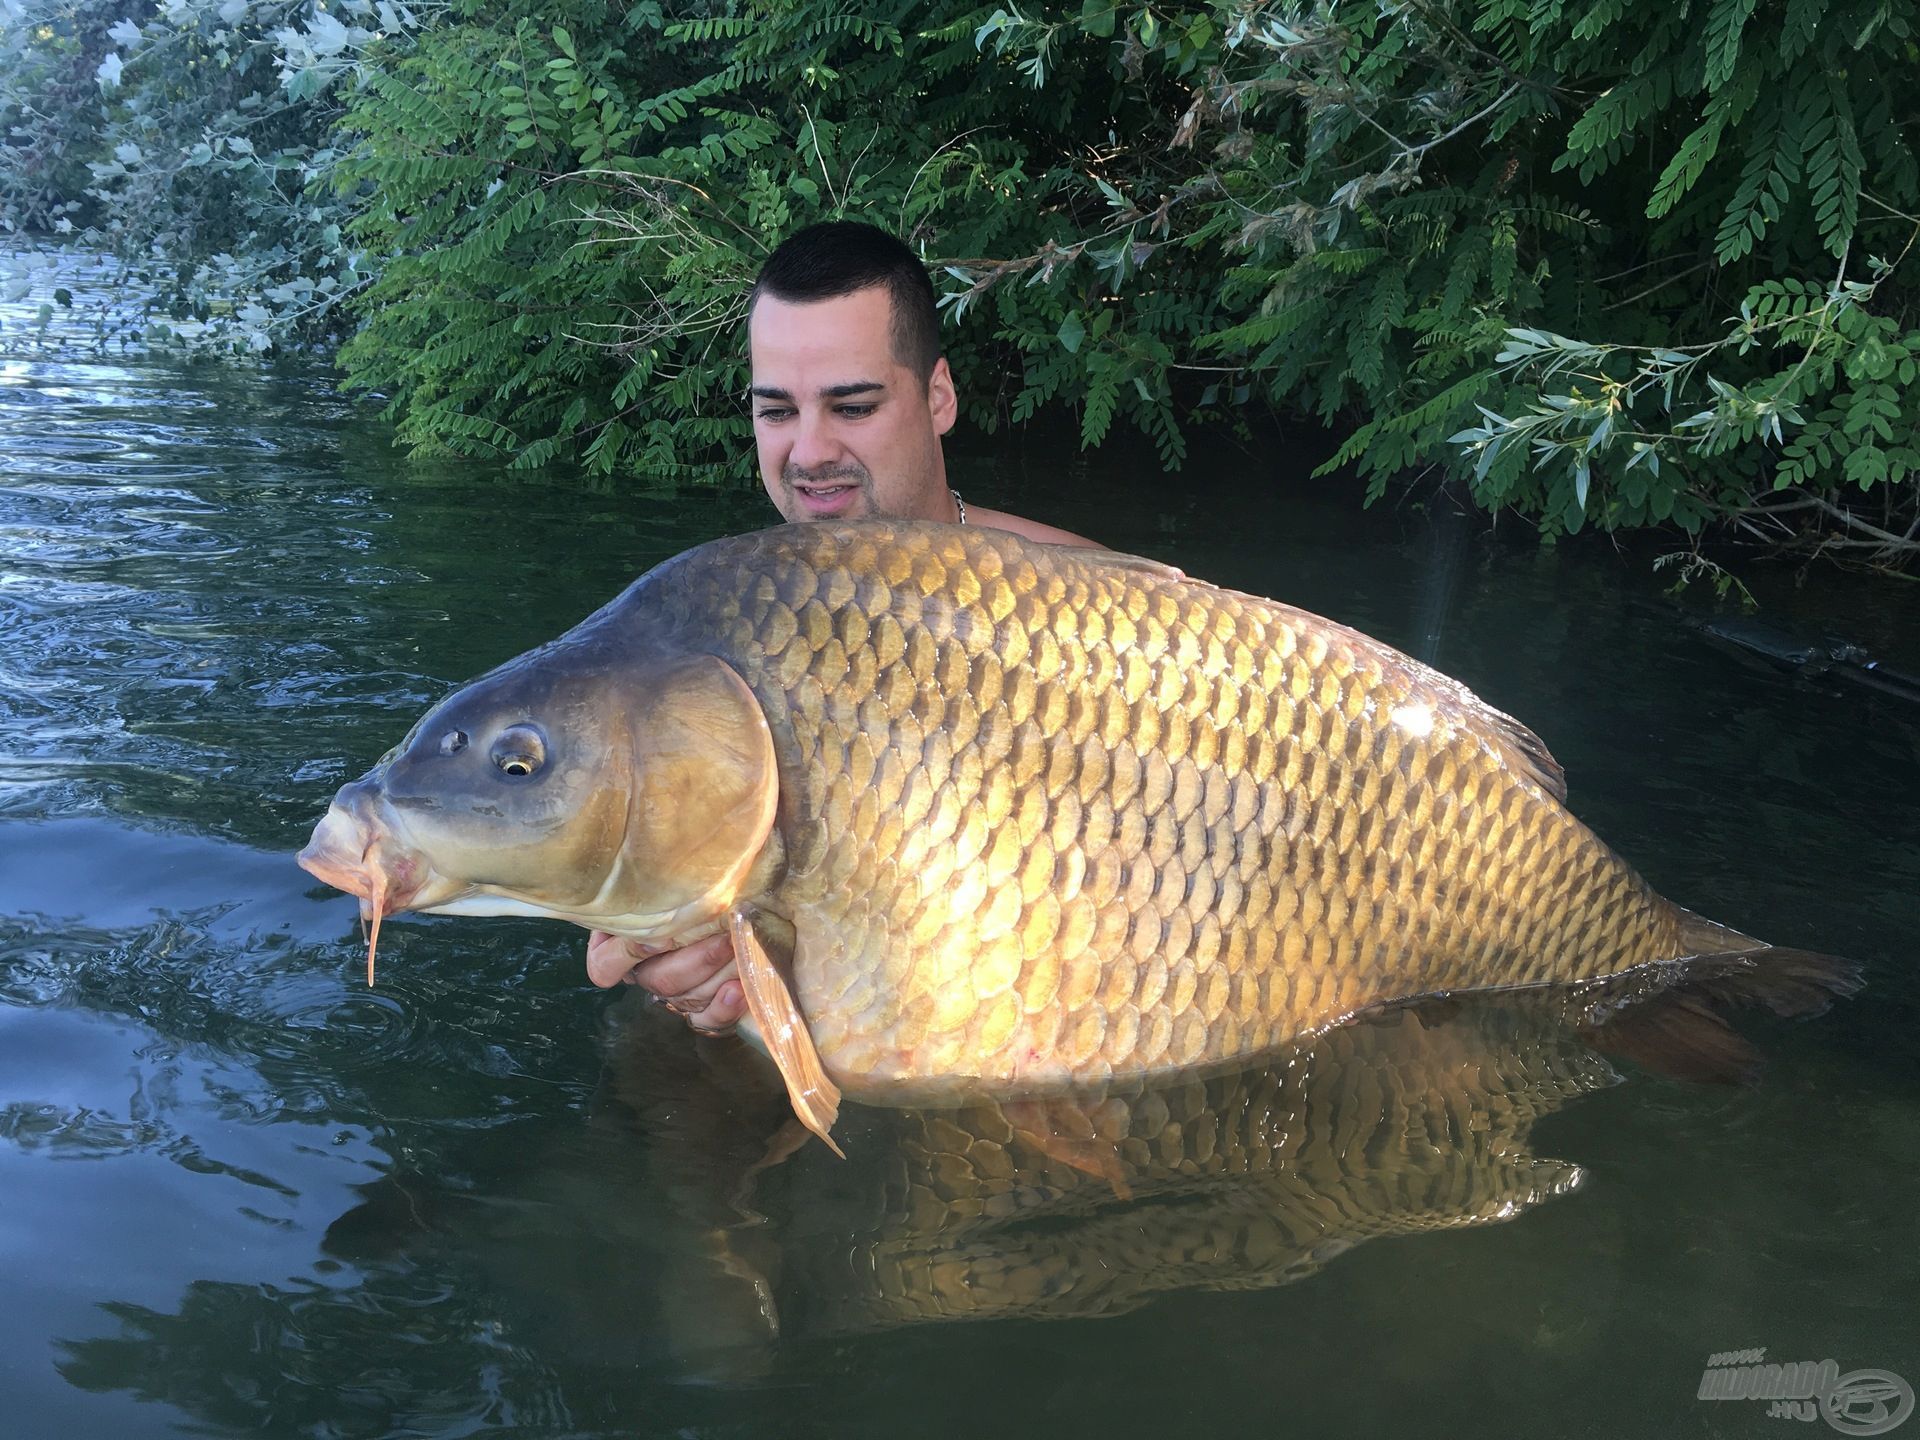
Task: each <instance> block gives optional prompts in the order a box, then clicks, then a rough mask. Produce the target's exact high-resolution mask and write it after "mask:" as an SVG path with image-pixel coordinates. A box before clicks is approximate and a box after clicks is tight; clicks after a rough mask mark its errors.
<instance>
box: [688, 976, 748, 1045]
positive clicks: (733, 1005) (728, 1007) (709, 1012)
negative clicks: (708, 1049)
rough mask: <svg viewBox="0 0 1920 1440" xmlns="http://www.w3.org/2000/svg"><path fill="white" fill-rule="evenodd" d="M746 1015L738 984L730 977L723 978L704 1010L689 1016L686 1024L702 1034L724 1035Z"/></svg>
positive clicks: (744, 1003)
mask: <svg viewBox="0 0 1920 1440" xmlns="http://www.w3.org/2000/svg"><path fill="white" fill-rule="evenodd" d="M746 1013H747V997H746V994H745V992H743V991H742V990H741V988H740V982H739V981H738V980H735V979H733V978H732V977H731V976H723V977H721V981H720V984H719V985H718V986H717V987H716V988H715V990H714V995H713V998H712V999H711V1000H709V1001H708V1002H707V1005H706V1008H705V1009H704V1010H702V1011H700V1012H699V1013H698V1014H697V1015H689V1016H688V1017H687V1023H688V1024H689V1025H691V1026H692V1027H693V1028H694V1029H696V1030H698V1031H701V1032H702V1033H703V1034H707V1035H725V1034H727V1033H729V1032H730V1031H731V1030H732V1029H733V1028H734V1026H736V1025H738V1024H739V1023H740V1021H741V1019H742V1017H744V1016H745V1015H746Z"/></svg>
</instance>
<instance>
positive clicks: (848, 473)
mask: <svg viewBox="0 0 1920 1440" xmlns="http://www.w3.org/2000/svg"><path fill="white" fill-rule="evenodd" d="M747 346H748V351H749V358H750V361H751V364H752V368H753V380H752V386H751V390H750V396H751V399H752V403H753V439H754V446H755V449H756V450H757V452H758V454H759V460H760V481H761V483H762V484H763V485H765V486H766V488H767V496H768V498H769V499H771V500H772V501H773V503H774V506H775V508H776V509H778V510H779V512H780V513H781V515H783V516H784V517H785V518H786V519H788V520H791V521H795V522H803V521H809V520H856V519H869V518H874V517H885V518H888V519H896V520H942V521H946V522H947V523H949V524H954V523H958V524H961V525H985V526H991V527H992V528H994V529H996V530H1010V531H1012V532H1013V533H1014V534H1016V535H1024V536H1026V537H1027V538H1028V539H1030V540H1040V541H1044V542H1046V543H1049V544H1055V545H1091V544H1093V542H1092V541H1091V540H1087V539H1084V538H1083V537H1081V536H1079V535H1075V534H1072V533H1071V532H1069V531H1066V530H1060V529H1056V528H1055V527H1053V526H1051V525H1042V524H1040V523H1039V522H1038V521H1034V520H1028V519H1025V518H1023V517H1021V516H1018V515H1007V514H1003V513H1002V512H1000V511H998V510H988V509H984V508H982V507H980V506H969V505H968V504H967V503H966V502H965V501H964V500H962V499H961V497H960V495H959V492H957V491H955V490H953V489H952V488H951V487H950V486H949V485H948V484H947V465H946V457H945V455H944V454H943V453H942V451H941V448H940V437H941V436H942V435H945V434H946V433H947V431H949V430H951V429H952V428H953V422H954V420H955V418H956V417H957V415H958V413H959V403H958V400H957V398H956V396H955V394H954V388H953V375H952V372H951V371H950V370H949V369H948V368H947V362H946V359H945V358H944V357H943V356H942V355H941V354H940V316H939V312H938V310H937V308H936V306H935V304H934V296H933V283H932V281H930V280H929V279H928V278H927V271H926V267H925V266H924V265H922V264H921V263H920V261H919V260H918V259H917V258H915V256H914V254H913V252H912V251H911V250H909V249H907V247H906V246H905V245H902V244H901V243H900V242H899V241H898V240H896V239H894V237H893V236H891V235H889V234H887V233H886V232H885V231H884V230H879V229H876V228H875V227H873V226H871V225H861V224H856V223H854V222H852V221H845V220H836V221H830V222H828V223H826V224H823V225H811V226H809V227H807V228H806V229H805V230H801V231H799V232H798V233H797V234H794V235H792V236H790V237H788V239H786V240H785V241H783V242H782V243H781V245H780V246H779V248H777V249H776V250H775V251H774V252H773V254H772V255H770V256H768V257H767V263H766V264H765V265H764V266H762V267H761V270H760V276H759V278H758V279H757V280H756V281H755V282H754V286H753V294H752V295H751V296H750V297H749V299H748V301H747ZM607 948H613V949H614V950H616V952H618V953H620V955H621V958H623V959H624V958H627V957H631V959H632V960H633V961H634V964H633V965H632V966H631V967H630V968H629V969H628V970H627V971H626V974H625V977H624V978H625V979H626V981H627V982H628V983H629V984H635V985H640V986H642V987H644V988H645V989H647V990H648V991H650V992H652V994H653V995H654V996H655V997H656V998H658V999H660V1000H661V1001H663V1002H664V1003H665V1004H667V1005H668V1006H669V1007H670V1008H672V1009H673V1010H675V1011H677V1012H678V1013H680V1014H682V1015H685V1016H686V1017H687V1019H688V1022H689V1023H690V1024H691V1025H692V1026H693V1028H694V1029H696V1030H700V1031H703V1032H706V1033H710V1034H724V1033H725V1032H727V1031H729V1030H731V1029H732V1028H733V1027H734V1026H735V1025H736V1024H738V1023H739V1021H740V1017H741V1016H742V1015H743V1014H745V1013H746V1001H745V999H744V998H743V996H742V994H741V991H740V982H739V981H738V980H737V979H736V978H735V976H734V966H733V957H732V949H731V947H730V944H729V941H728V938H727V936H726V935H725V934H724V933H722V934H717V935H710V936H707V937H706V938H704V939H701V940H696V941H695V942H694V943H693V944H691V945H688V946H686V947H684V948H683V949H679V950H669V951H665V952H662V953H658V954H654V953H652V952H651V950H650V949H649V947H647V946H645V945H642V944H640V943H638V942H636V941H629V940H623V939H621V938H619V937H618V936H613V935H607V934H604V933H602V932H600V931H597V930H596V931H595V932H594V934H593V938H592V939H591V940H590V941H589V942H588V952H589V954H591V955H596V956H597V955H600V954H601V953H602V952H603V951H604V950H605V949H607ZM595 969H596V971H597V973H602V974H604V973H607V972H606V971H605V970H600V969H599V967H595Z"/></svg>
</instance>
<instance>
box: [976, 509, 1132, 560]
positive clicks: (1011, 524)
mask: <svg viewBox="0 0 1920 1440" xmlns="http://www.w3.org/2000/svg"><path fill="white" fill-rule="evenodd" d="M967 523H968V524H969V525H985V526H987V527H988V528H989V529H993V530H1007V531H1011V532H1012V533H1013V534H1015V535H1020V536H1023V537H1025V538H1026V539H1028V540H1038V541H1040V542H1041V543H1042V544H1044V545H1082V546H1085V547H1087V548H1088V549H1091V550H1102V549H1105V548H1106V547H1105V546H1103V545H1101V544H1100V543H1099V542H1098V541H1095V540H1089V539H1087V537H1086V536H1084V535H1076V534H1074V533H1073V532H1072V531H1071V530H1062V529H1061V528H1060V527H1059V526H1057V525H1042V524H1041V523H1040V522H1039V521H1038V520H1029V519H1027V518H1026V517H1025V516H1022V515H1009V514H1007V513H1006V511H1004V510H988V509H985V508H984V507H982V506H979V505H969V506H968V507H967Z"/></svg>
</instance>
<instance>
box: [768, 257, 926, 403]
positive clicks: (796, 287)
mask: <svg viewBox="0 0 1920 1440" xmlns="http://www.w3.org/2000/svg"><path fill="white" fill-rule="evenodd" d="M875 285H884V286H885V287H886V289H887V297H888V299H889V300H890V302H891V306H892V310H893V358H894V359H895V360H897V361H899V362H900V363H901V364H902V365H905V366H906V367H907V368H908V369H910V370H912V371H913V373H914V374H916V375H918V376H919V377H920V378H921V379H922V380H925V379H927V378H928V377H929V376H931V375H932V374H933V367H934V364H935V362H937V361H938V360H939V359H940V312H939V309H938V307H937V306H936V305H935V304H934V300H933V281H931V280H930V279H928V278H927V267H926V266H924V265H922V264H921V263H920V259H919V257H918V256H916V255H915V254H914V253H913V252H912V251H911V250H909V249H908V248H907V247H906V246H905V245H903V244H901V243H900V241H898V240H897V239H895V238H894V237H893V236H891V235H889V234H888V233H887V232H886V231H884V230H882V229H881V228H880V227H879V226H877V225H866V224H862V223H861V222H859V221H857V220H825V221H822V222H821V223H820V224H818V225H809V226H807V227H806V229H804V230H796V231H794V233H793V234H791V235H789V236H788V237H787V238H786V239H785V240H782V241H781V242H780V243H779V245H777V246H776V247H774V252H773V253H772V254H771V255H769V256H768V257H767V263H766V264H764V265H762V266H761V267H760V274H759V277H758V278H757V279H756V280H755V281H754V282H753V292H752V294H750V295H749V296H748V297H747V315H748V316H749V317H751V316H752V315H753V307H754V305H755V304H757V303H758V302H759V299H760V297H761V296H762V295H771V296H773V297H774V298H775V299H778V300H786V301H789V302H791V303H793V304H796V305H804V304H806V303H808V302H809V301H814V300H837V299H839V298H840V297H841V296H842V295H851V294H853V293H854V292H855V291H856V290H866V289H868V288H870V287H872V286H875Z"/></svg>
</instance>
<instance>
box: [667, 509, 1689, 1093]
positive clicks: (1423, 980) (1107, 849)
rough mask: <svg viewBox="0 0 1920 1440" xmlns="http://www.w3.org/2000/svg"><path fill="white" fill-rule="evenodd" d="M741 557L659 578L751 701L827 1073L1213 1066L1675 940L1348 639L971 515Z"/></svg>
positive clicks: (1474, 729)
mask: <svg viewBox="0 0 1920 1440" xmlns="http://www.w3.org/2000/svg"><path fill="white" fill-rule="evenodd" d="M754 542H758V543H757V544H756V543H754ZM710 548H711V547H710ZM736 548H737V550H738V551H739V552H740V553H738V554H733V553H732V552H729V557H728V561H727V563H726V564H725V565H724V566H723V567H721V568H723V569H724V570H725V571H726V573H725V575H724V577H721V576H716V577H713V578H711V579H709V580H707V581H706V582H705V583H704V584H703V582H702V580H701V577H699V576H689V575H682V576H680V578H679V580H678V582H677V588H676V589H674V590H673V593H672V596H671V597H670V598H671V599H672V603H673V605H674V607H675V608H676V611H677V619H678V621H679V623H681V624H682V625H683V626H688V627H691V628H693V629H694V630H698V631H701V632H702V633H704V634H705V635H706V636H707V637H708V643H709V644H710V645H711V647H712V648H713V649H714V650H715V651H716V653H721V654H723V655H724V656H725V657H726V658H727V659H728V660H729V662H730V663H732V664H734V665H735V666H736V668H738V669H739V670H740V672H741V674H742V675H743V676H744V677H745V679H746V680H747V683H748V684H749V685H750V686H751V687H752V688H753V689H754V691H755V693H756V694H757V695H758V696H759V697H760V699H761V701H762V703H763V705H765V707H766V710H767V714H768V717H769V721H770V723H771V725H772V729H773V732H774V739H775V745H776V748H777V750H778V752H779V756H780V770H781V791H782V793H781V801H780V816H779V821H778V823H779V826H780V829H781V833H782V836H783V838H784V841H785V844H786V850H787V869H786V873H785V875H784V876H783V878H782V879H781V881H780V882H779V885H778V887H777V888H776V890H775V892H774V893H773V894H771V895H770V896H768V897H765V901H766V903H767V904H768V906H769V908H772V909H775V910H778V911H779V912H781V913H783V914H785V915H788V916H790V917H791V918H792V919H793V921H794V925H795V930H796V934H797V946H796V952H795V956H794V974H793V979H794V989H795V995H796V998H797V1000H798V1002H799V1005H800V1008H801V1010H802V1012H803V1013H804V1015H805V1017H806V1019H807V1022H808V1025H809V1027H810V1028H811V1030H812V1032H813V1036H814V1041H815V1044H816V1045H817V1047H818V1049H819V1052H820V1055H821V1058H822V1060H823V1061H824V1063H825V1065H826V1067H827V1069H828V1071H829V1073H830V1074H832V1076H833V1078H834V1079H835V1080H836V1081H837V1082H838V1083H839V1084H840V1085H841V1086H842V1087H843V1089H844V1090H845V1091H846V1092H847V1093H848V1094H849V1095H852V1096H855V1097H861V1096H875V1095H885V1094H888V1093H904V1094H918V1093H925V1092H926V1091H928V1090H929V1089H931V1090H935V1091H937V1090H939V1089H940V1088H942V1087H943V1086H947V1085H964V1086H970V1087H986V1088H989V1089H993V1090H998V1091H1004V1092H1008V1093H1015V1092H1020V1091H1025V1090H1039V1089H1044V1088H1046V1087H1049V1086H1052V1085H1062V1084H1081V1083H1086V1082H1089V1081H1101V1080H1112V1079H1117V1078H1126V1077H1130V1076H1137V1075H1156V1074H1161V1073H1167V1072H1172V1071H1177V1070H1182V1069H1187V1068H1192V1067H1202V1066H1207V1065H1213V1064H1225V1063H1228V1062H1232V1061H1236V1060H1241V1059H1245V1058H1248V1057H1251V1056H1254V1055H1258V1054H1261V1053H1263V1052H1266V1051H1270V1050H1273V1049H1274V1048H1276V1047H1278V1046H1280V1045H1282V1044H1284V1043H1285V1042H1287V1041H1288V1040H1290V1039H1293V1038H1295V1037H1297V1036H1300V1035H1302V1034H1304V1033H1307V1032H1310V1031H1313V1030H1315V1029H1318V1028H1321V1027H1324V1026H1326V1025H1328V1024H1330V1023H1332V1022H1333V1021H1335V1020H1337V1019H1339V1018H1341V1017H1343V1016H1346V1015H1349V1014H1352V1013H1353V1012H1355V1011H1356V1010H1359V1009H1362V1008H1364V1007H1366V1006H1369V1005H1372V1004H1376V1003H1379V1002H1383V1001H1390V1000H1394V999H1398V998H1405V997H1410V996H1414V995H1420V994H1428V993H1433V992H1443V991H1448V990H1454V989H1465V988H1481V987H1495V986H1512V985H1524V984H1531V983H1539V982H1546V981H1569V980H1580V979H1585V978H1589V977H1593V976H1599V975H1606V974H1613V973H1617V972H1619V971H1621V970H1624V969H1627V968H1629V967H1631V966H1633V965H1636V964H1640V963H1644V962H1647V961H1652V960H1658V959H1663V958H1668V957H1671V956H1674V955H1677V954H1679V953H1681V946H1680V941H1679V935H1678V924H1679V922H1678V919H1677V916H1678V913H1679V912H1677V911H1676V909H1675V907H1673V906H1671V905H1670V904H1668V902H1666V901H1664V900H1662V899H1661V898H1660V897H1659V896H1658V895H1656V894H1655V893H1654V892H1653V891H1652V890H1651V889H1650V888H1649V887H1648V886H1647V885H1646V884H1645V882H1643V881H1642V880H1641V879H1640V878H1639V877H1638V876H1637V875H1636V874H1634V872H1633V871H1632V870H1631V869H1630V868H1629V867H1628V866H1627V865H1626V864H1625V863H1624V862H1622V861H1621V860H1620V859H1619V858H1618V857H1617V856H1616V855H1614V854H1613V852H1612V851H1611V850H1609V849H1608V848H1607V846H1606V845H1605V844H1603V843H1602V842H1601V841H1600V840H1599V839H1598V838H1597V837H1596V836H1595V835H1594V834H1593V833H1592V832H1591V831H1589V830H1588V829H1587V828H1586V827H1585V826H1584V825H1582V824H1581V823H1580V822H1579V821H1578V820H1576V819H1575V818H1574V817H1573V816H1572V815H1571V814H1570V813H1569V812H1568V811H1567V809H1566V808H1565V806H1564V805H1563V804H1562V803H1561V800H1560V799H1559V798H1558V795H1557V794H1556V793H1555V791H1556V789H1557V767H1556V766H1554V765H1553V762H1552V760H1551V758H1550V757H1547V756H1546V755H1545V752H1544V749H1542V748H1540V747H1539V745H1538V742H1537V741H1535V740H1533V737H1531V736H1530V735H1528V734H1527V733H1526V732H1525V731H1524V730H1522V729H1521V728H1520V727H1519V726H1518V725H1516V724H1515V723H1514V722H1512V721H1510V720H1508V719H1507V718H1506V717H1504V716H1502V715H1500V714H1499V713H1498V712H1496V711H1493V710H1492V709H1491V708H1489V707H1487V706H1485V705H1484V704H1483V703H1481V702H1480V701H1478V700H1477V699H1475V698H1474V697H1473V696H1472V695H1471V694H1470V693H1468V692H1467V691H1465V690H1464V689H1463V688H1461V687H1460V686H1458V685H1457V684H1455V683H1454V682H1452V681H1450V680H1447V679H1446V678H1445V677H1443V676H1440V675H1438V674H1437V673H1435V672H1433V671H1431V670H1429V669H1427V668H1426V667H1424V666H1422V665H1420V664H1418V663H1417V662H1415V661H1413V660H1411V659H1409V658H1407V657H1405V656H1403V655H1400V654H1399V653H1398V652H1396V651H1394V650H1392V649H1390V648H1389V647H1387V646H1384V645H1382V644H1380V643H1379V642H1376V641H1373V640H1370V639H1368V638H1367V637H1365V636H1363V635H1360V634H1358V633H1357V632H1354V631H1351V630H1348V629H1345V628H1344V627H1341V626H1338V625H1335V624H1333V623H1331V622H1329V621H1326V620H1322V619H1320V618H1319V617H1316V616H1313V615H1309V614H1307V613H1306V612H1303V611H1299V610H1296V609H1293V608H1290V607H1287V606H1284V605H1280V604H1278V603H1275V602H1272V601H1266V600H1261V599H1257V598H1254V597H1251V596H1246V595H1240V594H1236V593H1233V592H1229V591H1225V590H1221V589H1218V588H1215V587H1213V586H1209V585H1205V584H1201V583H1198V582H1194V581H1190V580H1186V579H1184V578H1182V577H1180V576H1178V575H1177V574H1176V573H1174V572H1171V571H1168V570H1166V569H1164V568H1162V567H1158V566H1154V565H1152V564H1150V563H1148V562H1142V561H1135V560H1131V559H1128V558H1126V557H1119V556H1112V555H1105V554H1102V553H1099V552H1087V551H1079V550H1069V549H1062V548H1055V547H1039V546H1033V545H1029V544H1027V543H1025V542H1022V541H1020V540H1018V539H1016V538H1015V537H1012V536H1007V535H1002V534H998V533H996V532H991V531H982V530H972V529H963V528H959V527H944V526H925V527H923V526H902V527H893V526H888V525H884V524H865V525H858V526H826V525H816V526H805V527H790V528H789V529H785V530H779V531H770V532H765V534H764V535H763V536H757V537H743V538H742V540H741V541H739V542H736ZM723 580H724V584H723V583H722V582H723Z"/></svg>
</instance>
